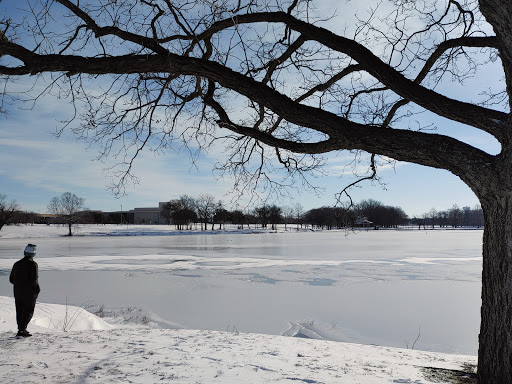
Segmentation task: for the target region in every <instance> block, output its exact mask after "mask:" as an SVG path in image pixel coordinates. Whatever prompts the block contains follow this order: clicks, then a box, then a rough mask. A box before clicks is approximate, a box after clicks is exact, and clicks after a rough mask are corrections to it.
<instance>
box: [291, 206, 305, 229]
mask: <svg viewBox="0 0 512 384" xmlns="http://www.w3.org/2000/svg"><path fill="white" fill-rule="evenodd" d="M293 211H294V214H295V220H296V221H297V230H299V224H301V225H302V216H303V215H304V207H303V206H302V204H301V203H295V204H294V205H293Z"/></svg>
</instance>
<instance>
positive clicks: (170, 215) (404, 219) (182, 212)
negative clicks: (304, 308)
mask: <svg viewBox="0 0 512 384" xmlns="http://www.w3.org/2000/svg"><path fill="white" fill-rule="evenodd" d="M84 203H85V199H84V198H81V197H78V196H76V195H75V194H72V193H70V192H66V193H63V194H62V195H61V196H58V197H54V198H52V199H51V201H50V203H49V205H48V212H50V213H52V214H54V215H56V216H59V217H60V220H59V221H58V222H59V223H61V224H66V225H67V226H68V227H69V232H70V233H71V226H72V225H74V224H77V223H82V224H123V223H126V224H130V223H131V221H130V219H129V216H127V212H126V213H125V214H124V215H123V213H121V212H111V213H106V212H101V211H91V210H87V209H85V207H84ZM160 214H161V217H162V218H163V219H164V221H165V223H166V224H172V225H174V226H175V227H176V229H177V230H188V229H196V228H197V229H199V228H200V229H201V230H204V231H205V230H207V229H211V230H215V229H216V228H217V229H222V228H223V226H224V225H225V224H234V225H237V226H238V228H240V229H244V228H251V226H252V227H253V228H269V229H272V230H275V229H276V227H277V225H283V224H284V226H285V229H287V228H288V226H289V225H290V226H291V225H293V226H296V227H297V228H311V229H327V230H329V229H340V228H352V227H369V228H397V227H399V226H404V225H416V226H418V229H421V228H424V229H427V228H434V227H440V228H446V227H453V228H459V227H483V211H482V209H481V208H480V206H475V207H474V208H469V207H464V208H462V209H461V208H459V207H458V205H456V204H454V205H453V206H452V208H450V209H448V210H445V211H437V210H436V209H434V208H432V209H431V210H430V211H429V212H427V213H425V214H423V215H421V216H419V217H416V216H415V217H412V218H409V217H408V216H407V214H406V213H405V212H404V211H403V209H402V208H400V207H394V206H388V205H385V204H382V203H381V202H379V201H376V200H372V199H367V200H363V201H361V202H359V203H357V204H354V205H352V206H350V207H343V206H337V207H332V206H323V207H319V208H313V209H310V210H305V209H304V207H303V206H302V205H301V204H300V203H295V204H293V205H285V206H278V205H276V204H263V205H260V206H257V207H255V208H252V209H228V208H227V207H226V206H225V205H224V203H223V202H222V201H221V200H217V199H216V198H215V197H214V196H212V195H209V194H202V195H199V196H198V197H197V198H195V197H191V196H188V195H183V196H181V197H179V198H177V199H171V200H169V201H168V202H167V203H165V204H163V206H162V207H161V211H160ZM27 223H46V222H45V221H44V220H42V219H41V216H40V215H38V214H37V213H35V212H28V211H23V210H21V209H20V207H19V205H18V204H17V203H16V201H15V200H11V201H9V200H8V199H7V196H6V195H1V194H0V230H1V229H2V227H3V226H4V225H8V224H27Z"/></svg>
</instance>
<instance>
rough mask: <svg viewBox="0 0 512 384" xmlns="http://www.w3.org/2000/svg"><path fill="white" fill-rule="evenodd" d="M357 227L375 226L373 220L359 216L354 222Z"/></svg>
mask: <svg viewBox="0 0 512 384" xmlns="http://www.w3.org/2000/svg"><path fill="white" fill-rule="evenodd" d="M354 227H356V228H368V227H373V221H370V220H368V219H367V218H366V217H358V218H357V219H356V221H355V222H354Z"/></svg>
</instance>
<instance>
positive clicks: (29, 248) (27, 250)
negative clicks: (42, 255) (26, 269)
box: [24, 244, 37, 257]
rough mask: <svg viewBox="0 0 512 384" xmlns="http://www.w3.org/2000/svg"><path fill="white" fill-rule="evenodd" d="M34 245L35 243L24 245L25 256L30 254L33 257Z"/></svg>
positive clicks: (34, 252) (34, 253)
mask: <svg viewBox="0 0 512 384" xmlns="http://www.w3.org/2000/svg"><path fill="white" fill-rule="evenodd" d="M36 252H37V251H36V246H35V244H28V245H27V246H26V247H25V252H24V254H25V256H32V257H34V256H35V255H36Z"/></svg>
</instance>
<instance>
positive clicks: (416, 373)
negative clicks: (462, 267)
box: [0, 297, 476, 384]
mask: <svg viewBox="0 0 512 384" xmlns="http://www.w3.org/2000/svg"><path fill="white" fill-rule="evenodd" d="M13 308H14V302H13V299H12V298H7V297H0V350H1V351H2V354H1V355H0V368H1V370H0V380H1V382H2V383H4V384H7V383H16V384H18V383H41V382H49V383H107V382H108V383H157V382H163V383H168V382H173V383H236V384H240V383H344V384H345V383H346V384H350V383H361V384H362V383H365V384H366V383H368V384H371V383H379V384H381V383H416V384H420V383H434V382H435V383H439V382H447V381H439V377H444V379H442V380H448V379H447V377H448V376H447V375H449V374H452V372H451V370H457V371H460V370H465V371H471V367H470V366H474V364H475V363H476V358H475V357H471V356H466V355H447V354H441V353H433V352H422V351H414V350H407V349H396V348H389V347H379V346H368V345H360V344H349V343H338V342H331V341H321V340H307V339H301V338H291V337H284V336H270V335H262V334H250V333H239V332H237V331H232V332H218V331H208V330H183V329H152V328H150V327H147V326H143V325H141V326H139V327H125V326H121V325H118V326H112V325H110V324H108V323H106V322H104V321H103V320H102V319H100V318H98V317H96V316H94V315H92V314H90V313H88V312H87V311H85V310H83V309H82V308H78V307H72V306H64V305H56V304H42V303H39V304H38V305H37V310H36V313H35V315H34V320H33V321H32V323H31V324H30V330H31V331H32V332H33V334H34V336H32V337H30V338H25V339H16V338H15V337H14V331H13V330H14V329H15V328H16V324H15V321H14V318H15V312H14V310H13ZM434 368H435V369H434Z"/></svg>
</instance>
